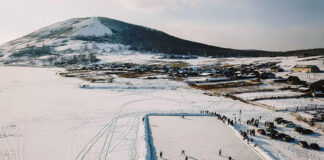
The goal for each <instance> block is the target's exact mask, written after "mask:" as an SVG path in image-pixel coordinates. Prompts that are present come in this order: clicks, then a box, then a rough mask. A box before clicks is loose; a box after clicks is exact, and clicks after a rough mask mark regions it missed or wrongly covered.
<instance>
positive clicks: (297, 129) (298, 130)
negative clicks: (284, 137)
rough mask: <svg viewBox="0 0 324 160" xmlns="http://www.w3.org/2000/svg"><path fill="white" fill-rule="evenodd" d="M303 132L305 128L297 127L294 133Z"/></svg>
mask: <svg viewBox="0 0 324 160" xmlns="http://www.w3.org/2000/svg"><path fill="white" fill-rule="evenodd" d="M303 130H304V128H302V127H295V129H294V131H296V132H298V133H300V132H302V131H303Z"/></svg>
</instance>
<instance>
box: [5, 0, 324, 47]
mask: <svg viewBox="0 0 324 160" xmlns="http://www.w3.org/2000/svg"><path fill="white" fill-rule="evenodd" d="M93 16H103V17H109V18H113V19H118V20H122V21H125V22H129V23H134V24H139V25H143V26H147V27H151V28H155V29H158V30H162V31H164V32H166V33H168V34H171V35H174V36H177V37H180V38H184V39H188V40H192V41H197V42H202V43H207V44H211V45H215V46H221V47H228V48H238V49H262V50H293V49H304V48H324V0H0V22H1V23H0V43H1V44H2V43H5V42H7V41H10V40H13V39H16V38H19V37H21V36H23V35H26V34H28V33H30V32H32V31H35V30H38V29H40V28H42V27H45V26H47V25H50V24H53V23H56V22H58V21H62V20H66V19H69V18H75V17H93Z"/></svg>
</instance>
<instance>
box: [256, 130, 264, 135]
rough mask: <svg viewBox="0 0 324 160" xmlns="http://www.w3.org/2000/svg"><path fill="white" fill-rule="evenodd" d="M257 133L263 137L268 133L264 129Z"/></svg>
mask: <svg viewBox="0 0 324 160" xmlns="http://www.w3.org/2000/svg"><path fill="white" fill-rule="evenodd" d="M257 132H258V133H260V134H262V135H266V131H265V130H264V129H258V130H257Z"/></svg>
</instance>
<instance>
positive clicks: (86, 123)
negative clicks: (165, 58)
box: [0, 66, 324, 160]
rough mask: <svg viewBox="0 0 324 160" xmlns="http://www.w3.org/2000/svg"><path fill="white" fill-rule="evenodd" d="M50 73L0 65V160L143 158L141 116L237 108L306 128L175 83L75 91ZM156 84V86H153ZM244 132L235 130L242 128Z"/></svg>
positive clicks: (278, 149)
mask: <svg viewBox="0 0 324 160" xmlns="http://www.w3.org/2000/svg"><path fill="white" fill-rule="evenodd" d="M58 71H62V69H57V68H32V67H4V66H0V78H1V81H0V110H1V112H0V159H1V160H17V159H19V160H44V159H46V160H64V159H66V160H72V159H75V160H79V159H84V160H94V159H96V160H100V159H101V160H102V159H112V160H124V159H125V160H127V159H144V157H145V146H143V144H145V143H143V141H144V140H143V131H142V129H141V128H142V127H141V125H140V124H141V119H142V117H143V116H144V115H145V114H147V113H151V112H154V113H179V112H188V113H198V112H199V111H200V110H202V109H209V110H213V111H217V112H219V113H222V114H224V115H226V116H229V117H234V116H238V113H239V110H240V109H241V110H242V120H243V121H246V120H247V119H250V118H252V117H254V118H256V117H259V116H260V115H261V116H262V121H261V124H263V123H264V121H265V120H273V119H274V118H275V117H277V116H282V117H284V118H286V119H288V120H292V121H294V122H295V123H297V124H299V125H301V126H304V127H307V126H306V125H305V124H304V123H300V122H297V121H295V120H294V119H293V118H292V117H291V116H289V115H288V113H273V112H270V111H268V110H265V109H262V108H259V107H255V106H252V105H248V104H245V103H242V102H240V101H234V100H232V99H227V98H224V97H215V96H207V95H204V94H203V93H202V91H199V90H194V89H189V88H187V87H186V85H184V84H183V83H181V82H175V81H168V82H166V81H164V80H161V81H160V80H156V81H150V80H140V79H128V80H123V79H121V80H120V81H117V82H116V83H112V84H107V86H108V88H104V87H103V85H104V84H98V85H97V84H91V85H90V88H87V89H82V88H79V85H80V84H83V83H84V82H82V81H81V80H78V79H76V78H65V77H60V76H59V75H56V73H57V72H58ZM114 85H115V87H114ZM161 85H162V86H164V87H157V86H161ZM170 86H171V87H170ZM98 87H99V88H98ZM109 87H113V88H117V89H110V88H109ZM129 87H130V88H129ZM261 126H263V125H261ZM250 127H251V126H246V125H243V126H242V129H247V128H250ZM307 128H308V127H307ZM279 130H280V132H285V133H287V134H289V135H291V136H292V137H294V138H296V139H298V140H305V141H307V142H309V143H311V142H316V143H318V144H319V145H320V146H322V147H323V146H324V137H323V135H322V133H321V132H320V131H319V130H315V132H316V134H314V135H310V136H303V135H299V134H298V133H296V132H294V131H293V130H292V129H289V128H285V127H279ZM255 140H256V141H257V142H258V144H259V147H260V148H261V149H262V150H263V151H264V152H265V153H267V154H268V155H269V156H270V157H272V158H274V159H291V160H295V159H305V160H306V159H307V160H308V159H312V160H320V159H324V154H323V153H324V151H323V148H322V151H313V150H308V149H302V148H300V147H299V146H298V145H297V144H296V142H294V143H284V142H281V141H278V140H272V139H269V138H268V137H264V136H259V135H257V137H255ZM143 148H144V149H143Z"/></svg>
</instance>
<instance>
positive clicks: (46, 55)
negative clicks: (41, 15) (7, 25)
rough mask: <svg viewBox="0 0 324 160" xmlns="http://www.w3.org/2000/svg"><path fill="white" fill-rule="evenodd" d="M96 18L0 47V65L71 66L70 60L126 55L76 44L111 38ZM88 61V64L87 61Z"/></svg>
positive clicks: (101, 45) (113, 47)
mask: <svg viewBox="0 0 324 160" xmlns="http://www.w3.org/2000/svg"><path fill="white" fill-rule="evenodd" d="M112 35H113V32H112V30H111V29H110V28H109V27H107V26H106V25H103V24H102V23H101V21H100V20H99V19H98V18H74V19H70V20H67V21H63V22H59V23H56V24H53V25H50V26H48V27H45V28H43V29H40V30H38V31H36V32H33V33H31V34H28V35H26V36H24V37H21V38H19V39H17V40H14V41H11V42H8V43H6V44H3V45H1V46H0V54H1V56H0V62H2V63H7V64H11V63H15V64H30V65H53V64H54V63H57V64H62V63H74V62H73V58H75V57H73V56H75V55H78V56H79V55H84V56H85V57H86V58H87V57H90V56H89V55H90V54H95V55H102V54H108V53H115V52H124V51H127V50H128V48H129V46H127V45H123V44H118V43H107V42H98V41H91V40H80V39H82V38H84V37H89V38H90V37H91V38H98V39H99V38H104V37H109V36H112ZM77 58H80V57H77ZM89 61H90V60H89Z"/></svg>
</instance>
